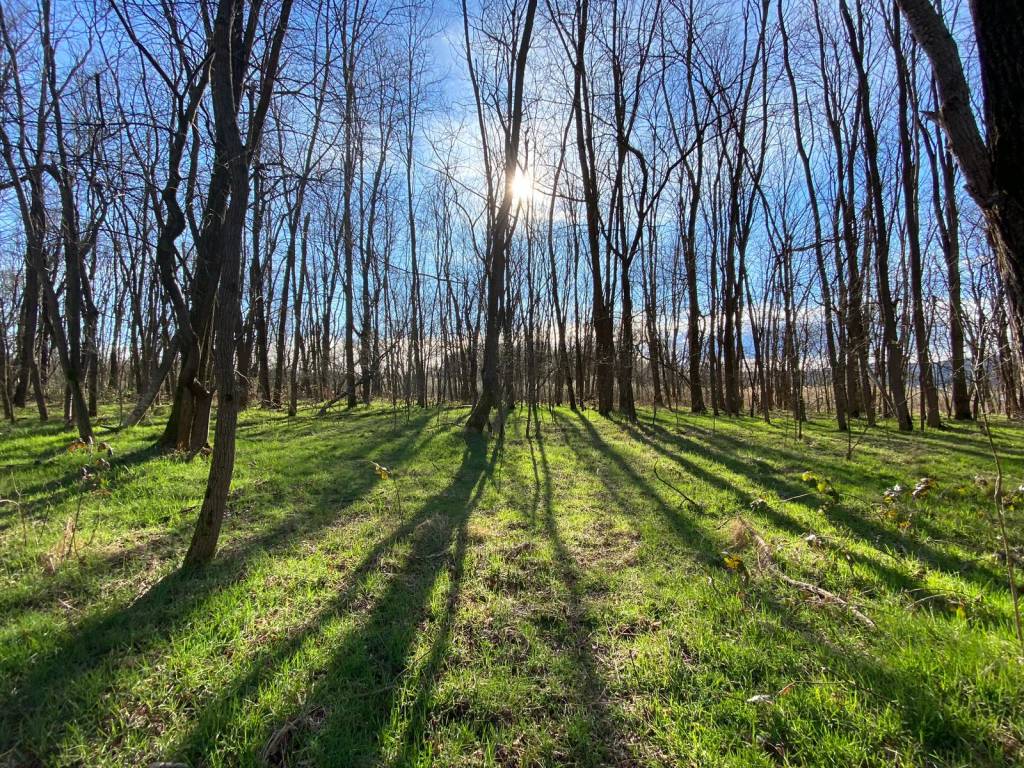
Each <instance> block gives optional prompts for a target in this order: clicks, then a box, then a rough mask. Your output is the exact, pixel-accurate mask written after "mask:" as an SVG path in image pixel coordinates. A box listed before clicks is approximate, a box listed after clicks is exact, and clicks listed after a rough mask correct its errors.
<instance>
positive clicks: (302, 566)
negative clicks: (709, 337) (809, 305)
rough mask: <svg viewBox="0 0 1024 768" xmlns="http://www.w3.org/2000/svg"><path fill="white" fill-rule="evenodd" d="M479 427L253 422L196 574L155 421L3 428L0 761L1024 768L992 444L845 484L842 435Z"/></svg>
mask: <svg viewBox="0 0 1024 768" xmlns="http://www.w3.org/2000/svg"><path fill="white" fill-rule="evenodd" d="M466 413H467V411H466V410H465V409H448V410H415V409H414V410H410V411H406V410H400V411H397V412H395V411H391V410H389V409H387V408H383V407H372V408H366V409H364V408H360V409H355V410H352V411H348V412H344V413H338V414H332V415H328V416H327V417H324V418H317V417H316V416H315V412H314V411H313V410H300V413H299V416H298V417H296V418H292V419H289V418H286V417H284V416H282V415H279V414H276V413H266V412H260V411H256V410H252V411H248V412H246V413H244V414H243V415H242V421H241V425H240V430H239V447H238V464H237V469H236V476H235V480H234V484H233V488H234V490H233V497H232V501H231V504H230V514H229V516H228V519H227V521H226V523H225V536H224V540H223V546H222V549H221V551H220V552H219V553H218V555H217V557H216V558H215V560H214V562H213V563H212V565H211V566H209V567H208V568H206V569H205V570H203V571H202V572H199V573H194V574H184V573H181V572H179V571H178V566H179V564H180V562H181V559H182V556H183V554H184V551H185V548H186V547H187V544H188V537H189V534H190V532H191V528H192V526H193V524H194V521H195V516H196V509H197V505H198V504H199V502H200V501H201V495H202V492H203V489H204V486H205V479H206V473H207V466H208V465H207V460H206V459H204V458H202V457H197V458H195V459H194V460H192V461H191V462H189V461H186V460H185V459H184V458H183V457H181V456H178V455H163V454H160V453H158V452H156V451H155V450H154V449H153V448H152V447H151V446H152V444H153V442H154V439H155V438H156V436H157V434H158V426H156V425H158V424H160V423H161V419H160V414H159V413H157V414H156V415H154V417H153V425H150V426H140V427H137V428H134V429H130V430H125V431H122V432H111V433H106V434H107V440H108V441H109V442H110V443H111V445H112V447H113V449H114V455H113V456H112V457H108V458H106V461H108V462H109V467H107V466H103V465H102V464H101V463H100V462H99V461H98V458H99V457H98V455H97V454H88V453H85V452H75V453H68V452H66V450H65V449H66V446H67V445H68V443H69V442H70V440H71V438H72V437H73V435H72V434H71V433H70V432H68V431H66V430H64V429H63V428H62V427H61V426H60V425H59V424H56V423H50V424H43V425H41V424H39V423H34V422H33V421H32V420H30V419H25V420H24V421H22V422H20V423H18V424H17V425H15V426H10V425H4V426H3V427H0V429H2V430H3V431H2V433H0V467H2V469H0V496H2V497H3V498H4V499H6V500H7V501H6V503H5V504H4V505H3V506H2V507H0V553H2V554H0V557H2V560H3V569H2V573H0V578H2V584H0V680H2V681H3V686H2V690H0V764H8V765H46V766H53V765H72V764H74V765H79V764H80V765H90V766H101V765H103V766H106V765H144V764H147V763H150V762H154V761H165V762H174V763H181V764H184V765H190V766H200V765H203V766H227V765H232V766H234V765H267V764H269V765H318V766H319V765H337V766H350V765H379V764H386V765H503V766H504V765H524V766H525V765H623V766H625V765H695V766H697V765H700V766H708V765H736V766H758V765H761V766H772V765H779V764H799V765H886V766H890V765H907V766H910V765H950V766H953V765H972V766H996V765H1006V764H1013V763H1018V764H1019V763H1021V762H1022V761H1024V746H1022V742H1024V718H1022V717H1021V713H1022V712H1024V665H1022V660H1021V650H1020V648H1019V646H1017V645H1016V642H1015V640H1014V635H1013V623H1012V607H1011V601H1010V593H1009V589H1008V583H1007V578H1006V569H1005V564H1004V563H1003V561H1002V559H1001V557H1000V555H999V554H998V553H999V551H1000V549H1001V547H1000V542H999V540H998V538H997V529H996V527H995V525H994V523H993V520H992V517H991V516H992V514H993V506H992V481H993V478H994V465H993V462H992V457H991V454H990V449H989V444H988V441H987V439H986V437H985V435H984V434H983V433H982V432H981V430H980V428H979V427H978V426H977V425H967V426H960V425H951V426H950V427H949V428H948V429H944V430H941V431H928V432H925V433H924V434H920V433H915V434H912V435H903V434H899V433H897V432H896V431H895V430H894V428H893V427H892V425H886V426H885V427H884V428H881V429H877V430H872V431H870V432H868V433H866V435H864V436H863V437H862V438H861V437H860V436H859V435H860V431H859V428H858V432H857V434H856V435H855V439H856V440H857V441H858V444H857V445H856V447H855V448H854V452H853V459H852V460H851V461H847V460H846V459H845V453H846V450H847V443H846V438H845V437H844V436H843V435H841V434H839V433H837V432H836V431H835V430H834V427H833V425H832V424H831V423H826V422H824V421H818V422H815V421H812V422H811V423H809V424H807V425H806V426H805V428H804V435H803V437H802V438H797V437H796V436H795V435H794V431H793V423H792V421H791V420H789V419H781V420H779V421H777V422H776V423H774V424H771V425H767V424H765V423H763V422H762V421H760V420H755V419H749V418H739V419H733V420H722V419H719V420H714V419H713V418H711V417H710V416H707V417H705V416H692V415H688V414H675V413H671V412H668V411H660V412H659V413H658V414H657V418H656V419H654V418H653V417H652V413H651V412H650V411H642V412H641V414H640V420H639V422H638V423H636V424H631V423H629V422H625V421H622V420H619V419H604V418H600V417H598V416H597V415H596V414H594V413H592V412H585V413H583V414H575V413H573V412H571V411H569V410H563V409H556V410H554V411H547V410H543V411H541V413H540V426H539V429H538V428H536V427H534V429H532V430H531V435H530V436H529V437H528V436H527V434H526V420H525V412H524V411H519V412H517V413H516V414H515V415H514V416H513V417H512V419H511V420H510V422H509V425H508V429H507V432H506V435H505V436H504V438H498V437H496V436H491V437H490V438H489V439H488V438H467V436H466V435H465V433H464V431H463V429H462V426H461V422H462V421H464V419H465V416H466ZM111 416H112V414H111ZM992 431H993V437H994V439H995V443H996V446H997V447H998V449H999V451H1000V453H1001V456H1002V459H1003V467H1004V471H1005V473H1006V476H1007V483H1006V485H1007V487H1008V488H1016V486H1017V484H1018V483H1020V482H1021V480H1022V474H1024V433H1022V432H1021V430H1020V429H1019V428H1017V427H1013V426H1011V425H1009V424H1007V423H1006V422H998V423H996V424H994V425H993V430H992ZM374 461H375V462H378V463H379V464H380V465H382V466H383V467H386V468H387V470H388V471H376V470H375V468H374V465H373V464H372V463H371V462H374ZM83 467H88V468H89V469H87V470H86V471H85V472H84V473H83ZM922 478H930V480H931V483H930V484H929V483H925V484H923V485H922V486H920V487H918V492H917V493H916V498H915V493H914V490H915V486H918V483H919V481H920V480H921V479H922ZM896 485H899V486H900V487H901V488H902V489H903V491H902V492H898V491H897V492H893V493H890V494H889V497H888V499H887V498H886V492H887V491H889V490H890V489H893V487H894V486H896ZM1010 514H1011V515H1012V516H1015V519H1011V520H1010V521H1009V522H1010V524H1011V525H1013V526H1016V530H1019V526H1020V522H1021V519H1020V517H1019V515H1018V513H1017V512H1015V511H1013V510H1012V509H1011V511H1010ZM757 537H760V540H761V542H762V543H763V544H764V545H766V547H767V549H764V548H762V549H761V551H760V552H759V551H758V538H757ZM787 578H788V579H790V580H792V579H796V580H800V581H803V582H807V584H809V585H812V586H816V587H821V588H823V589H826V590H828V591H829V592H831V593H832V594H834V595H835V596H837V597H838V598H840V599H841V600H843V601H846V603H847V604H845V605H842V604H836V603H833V602H829V601H828V600H826V599H823V598H822V597H821V596H820V595H818V596H816V595H814V594H812V593H811V592H809V591H808V590H806V589H803V588H801V587H799V586H797V585H794V584H793V583H792V581H789V582H787V581H785V579H787ZM857 612H859V613H860V614H862V618H858V616H857V615H856V613H857ZM865 620H866V621H865ZM869 623H871V624H874V627H873V628H872V627H871V626H869Z"/></svg>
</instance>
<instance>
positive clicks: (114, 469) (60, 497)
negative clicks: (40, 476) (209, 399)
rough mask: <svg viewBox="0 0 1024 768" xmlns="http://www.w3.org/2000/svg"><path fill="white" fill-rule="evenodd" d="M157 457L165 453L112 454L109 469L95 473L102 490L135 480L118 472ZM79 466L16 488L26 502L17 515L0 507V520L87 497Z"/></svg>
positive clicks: (151, 448) (148, 448) (145, 449)
mask: <svg viewBox="0 0 1024 768" xmlns="http://www.w3.org/2000/svg"><path fill="white" fill-rule="evenodd" d="M161 455H165V454H164V452H163V451H162V450H161V449H160V448H159V447H158V446H155V445H144V446H140V447H139V448H136V449H135V450H133V451H130V452H128V453H125V454H122V455H119V456H118V455H115V456H114V457H112V458H110V459H109V464H110V468H109V469H105V470H98V472H99V473H100V474H101V475H102V477H103V479H104V483H105V485H104V487H105V488H106V489H107V490H108V491H114V490H116V489H117V488H119V487H121V486H123V485H126V484H128V483H130V482H132V481H133V480H135V479H136V478H135V477H133V476H132V475H131V474H130V473H129V472H125V471H121V470H128V469H131V468H132V467H137V466H140V465H142V464H145V463H146V462H147V461H150V460H152V459H155V458H157V457H158V456H161ZM90 458H97V459H100V458H103V459H105V460H106V456H105V455H104V454H102V453H97V454H93V455H91V456H90ZM90 463H91V462H90ZM83 466H86V464H85V463H80V462H76V463H75V465H74V466H73V467H71V468H69V469H65V470H64V472H63V474H62V475H61V476H60V477H55V478H52V479H50V480H44V481H41V482H38V483H34V484H32V485H28V486H24V487H20V488H19V489H18V492H19V493H20V494H21V496H22V497H25V498H28V499H29V501H26V502H24V503H22V504H21V509H20V512H18V511H16V510H15V509H14V508H13V506H7V507H0V510H4V511H3V514H0V519H2V518H3V517H4V516H7V515H15V514H24V515H25V516H26V517H30V518H38V517H40V516H41V515H42V512H43V511H44V510H46V509H49V508H50V507H54V506H59V505H61V504H64V503H65V502H68V501H70V500H71V499H74V498H75V497H76V496H77V495H78V494H80V493H85V494H88V492H89V491H88V489H87V488H85V487H84V486H83V485H82V467H83ZM37 497H38V498H37Z"/></svg>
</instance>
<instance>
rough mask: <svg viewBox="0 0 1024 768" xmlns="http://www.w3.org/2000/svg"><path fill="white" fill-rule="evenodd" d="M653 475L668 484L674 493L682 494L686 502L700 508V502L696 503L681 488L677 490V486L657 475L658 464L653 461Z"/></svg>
mask: <svg viewBox="0 0 1024 768" xmlns="http://www.w3.org/2000/svg"><path fill="white" fill-rule="evenodd" d="M654 476H655V477H656V478H657V479H658V480H659V481H661V482H662V483H663V484H664V485H667V486H668V487H669V488H671V489H672V490H673V491H675V492H676V493H678V494H679V495H680V496H682V497H683V499H684V500H685V501H687V502H688V503H690V504H692V505H693V506H694V507H696V508H697V509H702V507H701V505H700V504H698V503H697V502H696V501H694V500H693V499H691V498H690V497H689V496H687V495H686V494H685V493H683V492H682V491H681V490H679V489H678V488H676V486H674V485H672V483H670V482H669V481H668V480H666V479H665V478H663V477H662V476H661V475H659V474H658V464H657V463H655V464H654Z"/></svg>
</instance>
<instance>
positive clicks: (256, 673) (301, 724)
mask: <svg viewBox="0 0 1024 768" xmlns="http://www.w3.org/2000/svg"><path fill="white" fill-rule="evenodd" d="M500 446H501V442H500V440H498V441H496V442H495V445H494V450H493V452H492V454H491V457H490V459H488V457H487V449H486V442H485V440H484V439H483V438H481V437H478V436H470V437H467V443H466V448H465V450H464V452H463V455H462V460H461V465H460V467H459V469H458V471H457V472H456V474H455V477H454V479H453V480H452V482H451V484H450V485H449V486H448V487H447V488H446V489H445V490H444V491H441V492H439V493H437V494H435V495H434V496H432V497H430V498H429V499H428V500H427V501H426V502H425V503H424V504H423V506H422V508H421V509H420V510H419V511H417V512H416V513H415V514H414V515H413V516H412V517H410V518H409V519H407V520H406V521H404V522H403V523H402V525H400V526H399V527H398V528H397V529H396V530H394V531H393V532H391V533H389V534H388V535H387V536H385V537H384V538H382V539H381V540H380V541H378V542H377V544H375V545H374V547H373V548H372V550H371V551H370V552H369V553H367V554H366V555H365V556H364V558H363V559H362V561H361V562H360V563H359V565H357V566H356V567H355V569H354V570H353V571H352V573H351V575H350V576H349V578H348V579H347V583H346V586H345V587H344V589H343V590H342V591H341V592H340V593H339V594H338V595H336V596H335V597H334V598H333V599H331V601H330V602H329V603H328V604H327V605H326V606H325V607H324V608H323V609H322V610H320V611H318V612H317V613H316V615H314V616H311V617H309V619H308V620H307V621H306V622H305V623H304V624H303V625H302V626H300V627H299V628H297V629H296V630H294V631H291V632H289V633H288V634H287V636H286V637H284V638H282V639H281V640H280V641H277V642H274V643H271V644H269V645H267V646H264V647H262V648H260V650H259V651H258V652H257V653H256V655H255V657H254V658H253V659H252V661H251V662H250V663H249V664H248V671H247V672H246V673H245V674H243V675H241V676H240V677H238V678H236V679H234V680H233V681H231V682H229V683H228V685H227V686H226V687H225V688H223V689H222V690H220V691H219V692H218V693H217V694H216V695H215V696H214V698H213V699H211V700H210V701H207V702H205V703H203V704H202V705H201V707H200V710H199V712H198V714H197V717H196V718H195V724H194V726H193V728H192V730H191V731H190V732H189V733H188V734H186V735H185V736H184V737H183V738H182V739H181V741H180V742H179V743H178V746H177V747H175V748H174V749H173V750H172V752H173V754H174V755H175V756H176V757H182V758H186V759H189V760H191V761H193V763H200V762H204V761H206V759H207V758H208V757H209V756H210V755H211V753H213V752H215V751H216V748H217V740H218V736H219V735H220V734H222V733H224V731H225V730H226V729H227V728H229V727H230V725H231V722H232V720H233V719H234V718H235V717H237V716H238V705H239V704H240V703H241V702H253V701H255V700H258V698H259V694H260V691H261V690H263V689H264V688H265V687H266V686H268V685H271V684H272V681H273V680H274V679H275V677H276V676H278V675H280V674H282V673H283V670H284V669H286V668H287V667H288V666H289V665H290V664H291V662H293V660H294V659H295V658H296V657H297V656H298V655H300V654H302V653H303V652H304V651H306V650H308V649H310V648H313V647H315V646H317V645H318V644H322V643H324V642H334V641H333V639H332V638H331V636H330V635H327V636H325V635H324V626H325V625H327V624H330V623H332V622H335V621H337V620H339V619H343V618H350V619H354V622H355V626H354V627H353V628H352V629H350V630H348V631H347V632H346V633H345V634H344V635H343V636H342V637H341V638H340V641H338V645H337V646H336V647H335V648H333V649H332V650H331V652H330V657H329V661H328V662H327V664H326V666H325V667H323V668H321V669H318V670H317V671H316V672H315V675H314V677H313V679H312V681H311V682H310V685H309V686H308V688H306V690H305V692H304V694H303V696H302V700H301V701H300V702H297V703H296V706H295V708H294V709H293V711H292V712H291V713H290V714H287V715H285V716H283V717H281V713H277V714H276V715H275V722H274V723H273V727H271V728H270V729H269V730H268V731H267V732H266V733H265V734H264V735H263V736H264V738H263V743H264V744H266V745H267V751H268V753H269V754H267V755H266V757H267V759H269V760H271V761H272V762H274V763H277V764H285V763H288V764H290V763H291V761H292V760H293V759H308V760H311V761H312V764H315V765H338V766H352V765H370V764H378V763H379V761H380V760H381V759H383V758H384V757H385V755H384V754H383V753H382V750H383V743H382V739H383V736H384V733H385V731H386V730H387V728H388V727H389V726H391V725H394V724H396V723H399V724H401V725H400V730H401V734H400V736H398V739H397V740H398V754H397V756H396V757H397V762H398V763H402V762H404V760H405V759H407V758H408V757H409V756H411V755H412V754H413V752H414V751H415V747H416V745H417V744H418V743H419V742H420V740H421V738H422V735H423V730H424V728H425V726H426V722H427V721H426V714H427V712H428V710H429V706H430V700H431V695H432V691H433V689H434V686H435V685H436V678H437V675H438V674H439V671H440V667H441V664H442V661H443V659H444V656H445V654H446V652H447V649H448V644H449V640H450V635H451V629H452V622H453V618H454V614H455V611H456V608H457V603H458V598H459V594H460V590H461V585H462V575H463V560H464V557H465V552H466V548H467V542H468V534H467V530H466V526H467V523H468V520H469V517H470V515H471V514H472V512H473V511H474V509H475V508H476V507H477V505H478V504H479V502H480V499H481V497H482V495H483V492H484V490H485V488H486V485H487V480H488V478H489V477H490V476H491V475H492V472H493V468H494V464H495V462H496V460H497V456H498V452H499V450H500ZM396 550H397V551H399V552H402V553H403V554H402V562H401V564H400V565H399V566H397V570H391V568H394V566H393V564H392V563H390V561H389V562H388V569H384V568H382V565H383V563H384V561H385V560H386V559H387V557H388V556H389V555H390V554H391V553H392V552H394V551H396ZM406 550H407V551H406ZM442 577H446V579H447V586H446V593H445V598H444V601H443V607H442V608H441V610H440V612H439V615H436V616H435V615H432V611H431V600H430V598H431V595H432V593H433V591H434V589H435V586H436V585H437V583H438V580H439V579H441V578H442ZM377 592H379V594H376V593H377ZM429 624H433V627H432V632H433V634H434V637H433V639H432V640H431V641H430V645H429V650H428V651H427V653H426V655H425V659H424V661H422V662H421V663H420V664H419V667H418V669H415V670H414V669H413V668H412V667H413V666H414V665H415V664H416V659H414V658H413V656H412V651H413V648H414V646H415V644H416V641H417V639H418V638H419V637H420V636H421V635H422V633H423V632H424V631H425V627H426V626H427V625H429ZM400 690H401V691H404V692H405V695H404V696H400V695H399V694H400ZM232 759H233V761H234V762H239V763H245V764H249V763H256V762H257V755H255V754H251V753H250V754H246V755H233V756H232Z"/></svg>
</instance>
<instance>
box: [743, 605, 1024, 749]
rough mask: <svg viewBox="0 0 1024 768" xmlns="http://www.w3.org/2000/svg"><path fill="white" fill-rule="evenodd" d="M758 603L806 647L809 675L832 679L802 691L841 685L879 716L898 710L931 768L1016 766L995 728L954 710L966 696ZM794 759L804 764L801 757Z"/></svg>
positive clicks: (881, 651)
mask: <svg viewBox="0 0 1024 768" xmlns="http://www.w3.org/2000/svg"><path fill="white" fill-rule="evenodd" d="M758 603H759V605H760V606H761V607H762V608H764V609H765V610H767V611H768V612H770V613H771V614H772V615H774V616H775V617H776V618H777V619H778V621H779V623H780V624H781V625H782V627H783V628H784V629H785V630H786V631H787V632H789V633H791V635H793V636H794V641H793V645H796V644H797V642H799V643H800V646H801V651H802V652H803V653H806V654H807V658H806V659H805V660H804V661H803V664H804V665H805V666H806V667H807V668H808V669H810V668H818V669H820V670H821V672H823V673H824V674H825V676H826V679H825V680H820V681H814V680H809V681H806V682H804V683H801V685H814V684H816V683H821V684H823V685H826V686H828V685H831V684H838V685H840V686H842V687H844V688H852V689H854V690H855V691H856V694H855V695H856V696H857V697H858V698H862V699H866V702H865V704H866V705H867V706H868V707H870V708H871V709H873V710H875V711H878V712H885V711H893V710H894V711H895V712H897V713H898V716H899V718H900V720H901V722H902V725H903V731H904V735H905V737H906V738H908V739H910V740H911V741H913V742H915V743H916V744H917V745H918V746H919V747H920V751H921V753H922V755H926V756H927V757H928V759H929V760H932V761H934V762H933V763H932V762H929V763H928V764H929V765H931V764H935V765H972V766H991V768H995V767H996V766H1003V765H1008V764H1010V763H1011V761H1012V760H1011V758H1010V756H1009V755H1008V753H1007V751H1006V749H1007V747H1006V745H1007V744H1008V742H1007V741H1006V739H1005V736H1000V734H999V733H998V732H997V731H996V729H995V728H993V729H992V731H986V730H984V729H983V728H979V727H978V725H976V724H975V723H971V722H967V721H965V720H964V719H963V718H961V717H959V716H958V714H957V712H956V710H955V709H954V708H953V707H951V706H950V702H951V701H953V700H956V698H957V697H958V696H961V695H963V694H962V692H958V691H956V690H950V689H947V688H945V687H944V686H942V687H939V688H938V690H937V689H936V686H934V685H930V684H928V682H929V681H928V680H927V678H926V677H922V674H921V672H920V671H919V670H914V669H903V668H900V667H899V666H898V665H895V664H890V663H888V661H889V659H890V655H889V653H888V652H887V650H886V648H885V646H884V645H882V646H880V645H878V644H876V643H872V644H871V645H869V646H867V647H866V648H865V647H864V645H863V643H858V642H852V643H851V642H846V641H845V637H844V636H842V635H840V636H839V638H838V641H837V639H836V638H830V637H828V636H826V635H825V634H823V633H822V632H821V630H820V629H819V628H817V627H815V626H814V625H813V624H811V623H810V622H808V621H807V620H805V619H804V618H802V617H801V616H800V615H799V614H798V613H797V612H795V611H793V610H792V608H791V607H789V606H787V605H785V604H784V603H782V602H781V601H780V600H779V599H778V598H777V597H775V596H773V595H771V594H770V593H769V592H767V591H762V592H760V593H759V594H758ZM796 638H799V640H797V639H796ZM770 641H771V642H773V643H778V642H779V638H778V636H777V635H772V637H771V638H770ZM872 649H874V651H875V652H874V653H872ZM851 681H852V682H851ZM861 706H864V704H862V705H861ZM778 722H779V721H778V720H776V724H778ZM794 757H796V758H797V759H799V755H794ZM1018 757H1019V755H1018ZM965 758H969V759H968V760H967V761H965Z"/></svg>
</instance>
